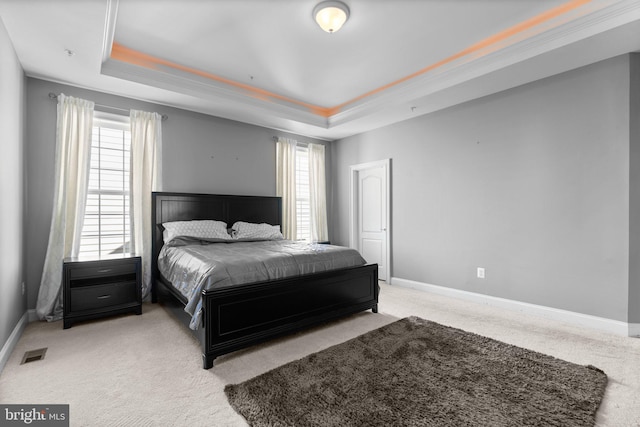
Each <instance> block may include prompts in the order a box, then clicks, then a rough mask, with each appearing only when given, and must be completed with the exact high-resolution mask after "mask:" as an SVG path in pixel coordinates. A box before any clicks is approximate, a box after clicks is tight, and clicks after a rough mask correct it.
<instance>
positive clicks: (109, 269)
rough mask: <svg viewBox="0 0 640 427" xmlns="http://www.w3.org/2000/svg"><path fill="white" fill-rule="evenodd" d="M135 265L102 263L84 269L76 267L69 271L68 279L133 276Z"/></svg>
mask: <svg viewBox="0 0 640 427" xmlns="http://www.w3.org/2000/svg"><path fill="white" fill-rule="evenodd" d="M135 272H136V264H135V263H133V262H130V263H122V262H120V263H118V264H115V263H111V264H107V263H103V264H101V265H97V264H96V265H90V266H86V267H76V268H73V269H71V270H70V272H69V273H70V279H71V280H73V279H82V278H85V277H91V278H93V277H103V276H118V275H123V274H135Z"/></svg>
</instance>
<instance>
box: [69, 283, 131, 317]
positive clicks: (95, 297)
mask: <svg viewBox="0 0 640 427" xmlns="http://www.w3.org/2000/svg"><path fill="white" fill-rule="evenodd" d="M70 293H71V295H70V299H71V301H70V302H71V307H70V311H71V312H80V311H84V310H93V309H98V308H106V307H115V306H118V305H122V304H129V303H130V304H135V303H136V301H137V289H136V282H123V283H111V284H109V285H97V286H87V287H82V288H74V289H71V292H70Z"/></svg>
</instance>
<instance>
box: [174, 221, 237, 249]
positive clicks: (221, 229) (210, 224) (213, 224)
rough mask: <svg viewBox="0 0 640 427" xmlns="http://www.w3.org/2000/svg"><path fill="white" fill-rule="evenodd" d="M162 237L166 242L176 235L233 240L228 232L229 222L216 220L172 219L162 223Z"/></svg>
mask: <svg viewBox="0 0 640 427" xmlns="http://www.w3.org/2000/svg"><path fill="white" fill-rule="evenodd" d="M162 226H163V227H164V232H163V234H162V238H163V239H164V242H165V243H168V242H170V241H171V240H173V239H175V238H176V237H192V238H195V239H221V240H231V236H230V235H229V233H228V232H227V223H226V222H223V221H215V220H199V221H172V222H165V223H164V224H162Z"/></svg>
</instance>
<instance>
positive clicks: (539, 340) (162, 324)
mask: <svg viewBox="0 0 640 427" xmlns="http://www.w3.org/2000/svg"><path fill="white" fill-rule="evenodd" d="M411 315H415V316H419V317H422V318H424V319H429V320H433V321H435V322H438V323H441V324H444V325H449V326H454V327H457V328H461V329H465V330H467V331H470V332H475V333H477V334H481V335H485V336H488V337H491V338H494V339H498V340H502V341H504V342H507V343H510V344H513V345H517V346H521V347H525V348H528V349H531V350H535V351H539V352H542V353H546V354H549V355H552V356H555V357H558V358H562V359H564V360H567V361H571V362H574V363H578V364H582V365H587V364H592V365H595V366H597V367H599V368H600V369H602V370H604V371H605V372H606V374H607V375H608V377H609V384H608V386H607V390H606V393H605V397H604V400H603V403H602V406H601V408H600V410H599V412H598V417H597V425H599V426H613V427H633V426H640V339H638V338H628V337H622V336H616V335H611V334H607V333H602V332H597V331H593V330H590V329H586V328H580V327H575V326H571V325H566V324H562V323H559V322H556V321H551V320H545V319H541V318H538V317H533V316H527V315H523V314H520V313H515V312H510V311H507V310H501V309H497V308H494V307H487V306H483V305H479V304H474V303H470V302H465V301H459V300H455V299H451V298H447V297H443V296H437V295H431V294H428V293H424V292H420V291H416V290H412V289H406V288H401V287H396V286H389V285H386V284H382V285H381V292H380V313H378V314H373V313H371V312H365V313H360V314H357V315H354V316H351V317H349V318H347V319H344V320H341V321H337V322H332V323H330V324H327V325H324V326H322V327H317V328H314V329H312V330H310V331H306V332H302V333H298V334H295V335H292V336H289V337H285V338H280V339H277V340H274V341H271V342H268V343H265V344H261V345H259V346H255V347H252V348H250V349H246V350H242V351H239V352H236V353H233V354H230V355H226V356H223V357H220V358H218V359H217V360H216V362H215V366H214V368H213V369H211V370H208V371H206V370H203V369H202V368H201V358H200V352H199V348H198V345H197V343H196V341H195V340H194V339H192V338H191V336H190V335H189V334H188V333H187V332H186V331H185V330H183V329H182V328H183V326H182V325H180V324H178V323H177V322H176V321H175V320H174V319H173V318H172V317H170V315H169V314H168V313H167V312H165V310H164V309H163V308H162V307H160V306H158V305H152V304H145V305H144V307H143V314H142V316H135V315H125V316H119V317H112V318H105V319H100V320H95V321H90V322H84V323H80V324H77V325H74V326H73V327H72V328H71V329H67V330H63V329H62V323H61V322H56V323H50V324H48V323H43V322H35V323H31V324H29V325H28V326H27V328H26V330H25V333H24V334H23V336H22V338H21V339H20V341H19V343H18V345H17V346H16V349H15V350H14V352H13V354H12V355H11V357H10V359H9V361H8V363H7V365H6V366H5V369H4V371H3V372H2V373H1V374H0V402H2V403H43V404H53V403H68V404H70V419H71V425H72V426H244V425H246V423H245V422H244V420H243V418H242V417H240V416H239V415H237V414H236V413H235V412H234V411H233V409H232V408H231V407H230V406H229V404H228V403H227V400H226V397H225V395H224V392H223V389H224V386H225V385H226V384H228V383H238V382H241V381H244V380H246V379H248V378H251V377H253V376H256V375H258V374H260V373H263V372H265V371H267V370H270V369H273V368H275V367H277V366H279V365H282V364H284V363H286V362H289V361H291V360H295V359H299V358H301V357H303V356H305V355H307V354H310V353H313V352H316V351H318V350H321V349H324V348H326V347H329V346H332V345H334V344H338V343H340V342H343V341H345V340H347V339H350V338H353V337H355V336H357V335H360V334H362V333H364V332H367V331H369V330H372V329H375V328H378V327H380V326H382V325H385V324H387V323H390V322H392V321H394V320H397V319H400V318H403V317H407V316H411ZM41 347H47V348H48V350H47V354H46V357H45V359H44V360H42V361H37V362H32V363H28V364H25V365H20V361H21V359H22V355H23V354H24V352H25V351H28V350H34V349H37V348H41Z"/></svg>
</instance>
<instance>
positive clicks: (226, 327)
mask: <svg viewBox="0 0 640 427" xmlns="http://www.w3.org/2000/svg"><path fill="white" fill-rule="evenodd" d="M378 292H379V286H378V266H377V264H370V265H365V266H361V267H352V268H345V269H341V270H334V271H330V272H326V273H318V274H312V275H306V276H298V277H293V278H287V279H282V280H277V281H269V282H260V283H254V284H251V285H246V286H239V287H229V288H224V289H214V290H210V291H203V293H202V295H203V304H202V308H203V310H204V313H203V319H204V320H203V322H204V327H205V331H204V343H203V344H204V345H203V354H202V361H203V367H204V368H205V369H209V368H211V367H213V360H214V359H215V358H216V357H218V356H220V355H223V354H226V353H229V352H232V351H236V350H239V349H241V348H244V347H248V346H251V345H254V344H256V343H258V342H262V341H264V340H267V339H269V338H272V337H275V336H278V335H282V334H286V333H290V332H294V331H297V330H300V329H304V328H307V327H309V326H312V325H315V324H318V323H321V322H325V321H327V320H331V319H335V318H338V317H341V316H345V315H348V314H353V313H357V312H360V311H364V310H369V309H371V310H372V311H373V312H377V311H378Z"/></svg>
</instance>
